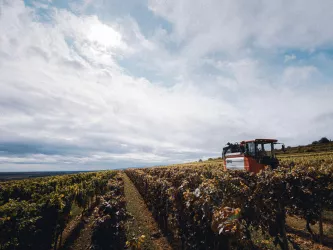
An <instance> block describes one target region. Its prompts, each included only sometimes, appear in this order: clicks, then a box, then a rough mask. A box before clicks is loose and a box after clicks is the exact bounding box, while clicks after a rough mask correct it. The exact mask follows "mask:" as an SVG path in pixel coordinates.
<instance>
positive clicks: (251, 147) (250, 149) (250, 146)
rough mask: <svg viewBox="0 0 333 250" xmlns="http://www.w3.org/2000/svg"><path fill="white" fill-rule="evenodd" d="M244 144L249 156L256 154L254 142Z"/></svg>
mask: <svg viewBox="0 0 333 250" xmlns="http://www.w3.org/2000/svg"><path fill="white" fill-rule="evenodd" d="M246 146H247V151H248V154H249V155H251V156H255V155H256V146H255V144H254V142H248V143H247V144H246Z"/></svg>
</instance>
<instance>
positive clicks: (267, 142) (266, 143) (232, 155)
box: [222, 139, 284, 173]
mask: <svg viewBox="0 0 333 250" xmlns="http://www.w3.org/2000/svg"><path fill="white" fill-rule="evenodd" d="M275 144H281V143H278V140H275V139H254V140H249V141H241V142H240V143H235V144H231V143H228V144H227V146H226V147H224V148H223V152H222V158H223V160H224V168H225V170H227V169H235V170H246V171H250V172H254V173H259V172H260V170H263V169H265V167H266V166H270V167H271V168H272V169H275V168H277V167H278V165H279V161H278V159H277V158H276V157H275V152H274V145H275ZM282 150H283V151H284V144H282Z"/></svg>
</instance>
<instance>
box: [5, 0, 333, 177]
mask: <svg viewBox="0 0 333 250" xmlns="http://www.w3.org/2000/svg"><path fill="white" fill-rule="evenodd" d="M332 9H333V2H332V1H331V0H322V1H319V2H318V1H314V0H313V1H312V0H293V1H287V0H280V1H262V0H253V1H248V0H197V1H193V0H182V1H179V0H151V1H146V0H142V1H139V0H41V1H35V0H28V1H20V0H0V171H20V170H21V171H28V170H78V169H105V168H122V167H129V166H130V167H134V166H149V165H158V164H169V163H174V162H184V161H192V160H198V159H199V158H203V159H205V158H207V157H218V156H220V154H221V148H222V146H223V145H224V144H225V143H226V142H228V141H238V140H242V139H250V138H255V137H268V138H277V139H279V140H281V141H284V142H285V143H286V144H287V145H299V144H305V143H309V142H311V141H313V140H317V139H319V138H320V137H322V136H327V137H329V138H332V137H333V131H332V126H333V99H332V95H333V82H332V79H333V78H332V76H333V70H332V69H333V29H331V28H330V27H331V25H332V23H333V15H332Z"/></svg>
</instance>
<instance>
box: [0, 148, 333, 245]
mask: <svg viewBox="0 0 333 250" xmlns="http://www.w3.org/2000/svg"><path fill="white" fill-rule="evenodd" d="M279 159H280V162H281V166H282V167H281V168H279V169H277V170H274V171H264V172H261V173H259V174H257V175H255V174H253V173H250V172H243V171H223V162H222V161H213V162H212V161H206V162H200V163H190V164H179V165H172V166H167V167H155V168H142V169H127V170H125V171H100V172H92V173H81V174H71V175H63V176H52V177H42V178H33V179H26V180H19V181H8V182H2V183H0V232H1V234H0V249H6V250H7V249H18V250H21V249H47V250H49V249H52V248H53V249H82V248H86V247H89V248H90V249H124V248H128V249H168V248H169V249H170V248H173V249H311V248H314V246H316V248H321V247H323V248H322V249H329V248H330V247H332V246H333V245H332V241H330V239H332V235H333V233H332V231H333V226H332V224H333V223H332V222H333V220H332V212H331V211H333V155H330V154H323V153H316V154H313V153H310V154H301V155H296V154H287V155H280V156H279ZM127 176H128V177H129V178H128V177H127ZM133 184H134V185H133ZM131 185H132V186H133V188H132V189H129V187H130V188H131ZM126 188H127V191H126V190H125V189H126ZM134 189H135V190H134ZM135 192H139V193H138V194H136V193H135ZM138 196H140V197H141V196H142V198H143V201H142V202H143V204H144V203H145V204H144V205H142V204H141V205H139V203H136V202H137V201H135V200H136V199H138ZM134 201H135V202H134ZM145 206H147V207H148V209H149V210H148V209H147V208H145ZM128 209H129V210H130V212H131V213H132V214H131V213H129V211H127V210H128ZM137 209H140V211H136V210H137ZM145 209H146V210H147V211H145ZM77 211H79V212H77ZM89 211H90V212H89ZM149 211H150V212H149ZM89 213H90V217H89V218H90V220H91V221H90V222H89V223H90V224H89V227H88V228H89V230H85V234H83V236H81V238H79V240H77V241H76V243H75V241H74V240H73V241H70V240H68V238H69V237H68V234H70V233H71V232H72V231H75V229H72V228H74V226H72V225H73V223H74V222H75V218H76V217H77V218H81V219H80V223H82V218H86V219H87V218H88V217H87V216H88V215H87V214H89ZM143 214H145V217H144V218H140V216H143ZM149 215H150V216H152V219H149V218H148V217H149ZM154 219H155V221H156V226H151V225H145V223H149V224H153V223H154V222H153V221H154ZM293 220H294V221H304V232H303V233H305V234H307V235H309V237H310V241H311V242H312V243H311V244H312V245H310V246H308V247H307V248H306V247H305V245H304V244H303V245H302V244H301V243H300V241H299V240H298V241H297V240H296V239H295V237H293V234H292V233H291V226H290V223H289V221H293ZM135 221H136V222H135ZM140 223H141V224H140ZM288 223H289V224H288ZM78 225H79V224H78ZM133 227H136V228H133ZM71 230H72V231H71ZM150 231H154V232H150ZM159 231H161V233H162V235H159V234H160V233H159ZM156 235H157V236H156ZM163 235H164V236H166V238H167V239H168V241H169V242H170V247H168V246H167V244H168V243H165V242H163V247H161V245H160V246H159V247H158V246H156V242H157V243H158V241H159V240H158V238H160V237H163ZM85 241H87V243H84V242H85ZM82 244H86V245H85V246H83V245H82ZM154 244H155V246H154ZM158 244H160V243H158ZM314 244H317V245H314ZM325 247H326V248H325Z"/></svg>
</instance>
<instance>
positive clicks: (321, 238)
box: [319, 211, 324, 244]
mask: <svg viewBox="0 0 333 250" xmlns="http://www.w3.org/2000/svg"><path fill="white" fill-rule="evenodd" d="M323 231H324V230H323V212H322V211H320V213H319V242H320V244H323V236H324V232H323Z"/></svg>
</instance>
